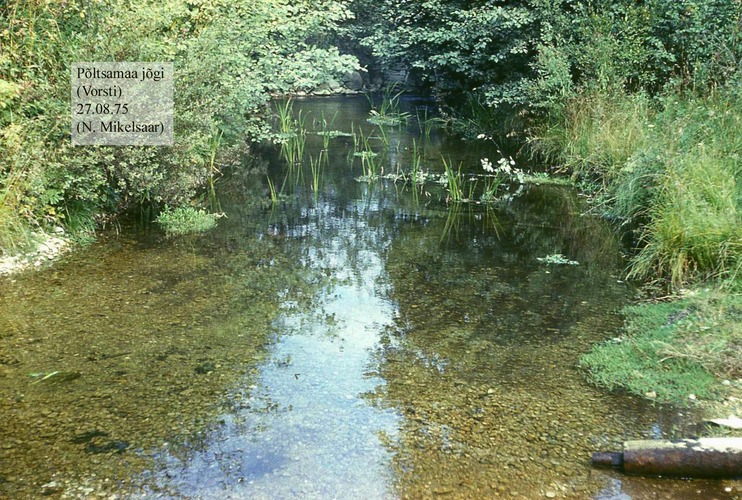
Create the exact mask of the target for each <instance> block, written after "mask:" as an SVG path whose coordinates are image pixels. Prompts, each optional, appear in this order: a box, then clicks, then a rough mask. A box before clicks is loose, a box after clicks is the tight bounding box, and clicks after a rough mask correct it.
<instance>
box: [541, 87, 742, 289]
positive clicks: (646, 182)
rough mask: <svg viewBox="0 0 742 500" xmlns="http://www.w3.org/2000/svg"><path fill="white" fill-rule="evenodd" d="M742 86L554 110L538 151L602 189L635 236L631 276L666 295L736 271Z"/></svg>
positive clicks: (588, 98)
mask: <svg viewBox="0 0 742 500" xmlns="http://www.w3.org/2000/svg"><path fill="white" fill-rule="evenodd" d="M741 89H742V84H739V83H735V84H730V85H729V86H728V87H726V88H720V89H717V91H716V92H715V93H713V94H711V95H710V96H707V97H703V98H701V97H693V96H684V95H671V96H668V97H666V98H665V99H664V100H663V101H662V102H658V103H656V104H655V105H654V106H652V105H651V103H650V101H649V100H648V99H647V98H646V97H645V96H643V95H641V94H640V95H628V94H620V93H615V92H614V93H611V94H599V93H591V94H589V95H584V96H581V97H578V98H575V99H574V100H572V101H570V102H568V103H567V104H566V105H565V106H564V107H563V108H560V109H556V110H552V112H551V115H550V116H549V117H548V119H547V120H546V122H545V123H544V124H543V125H542V126H541V127H540V128H539V129H538V134H537V139H536V141H537V149H538V151H540V152H542V153H544V154H546V156H547V157H550V158H551V159H552V160H553V161H558V162H560V163H561V164H564V165H566V166H568V167H569V168H571V169H572V171H573V172H575V173H576V174H578V175H583V176H587V177H589V178H591V179H593V180H594V181H597V182H598V184H599V185H600V186H601V189H602V195H603V200H604V202H605V207H606V209H607V210H608V211H609V212H611V213H613V214H614V215H616V216H618V217H620V218H622V219H623V220H625V221H626V222H628V223H630V224H631V226H632V227H634V228H637V229H636V230H637V234H638V238H637V239H638V242H639V245H638V247H637V254H636V256H635V258H634V259H633V260H632V261H631V264H630V271H629V275H630V276H631V277H634V278H662V279H664V280H666V282H667V283H669V284H670V285H671V286H672V287H675V288H677V287H680V286H681V285H684V284H686V283H688V282H690V281H693V280H694V279H730V278H733V277H735V276H737V275H738V272H739V270H740V269H741V268H742V205H741V204H742V188H741V184H740V181H741V180H742V179H741V178H740V176H742V98H741V97H740V96H741V95H742V90H741Z"/></svg>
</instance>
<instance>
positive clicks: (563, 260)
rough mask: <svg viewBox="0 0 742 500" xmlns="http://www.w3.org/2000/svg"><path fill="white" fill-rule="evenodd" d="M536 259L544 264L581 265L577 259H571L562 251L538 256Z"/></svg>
mask: <svg viewBox="0 0 742 500" xmlns="http://www.w3.org/2000/svg"><path fill="white" fill-rule="evenodd" d="M536 260H537V261H539V262H541V263H543V264H554V265H557V266H561V265H568V266H578V265H580V263H579V262H577V261H576V260H569V259H568V258H567V257H565V256H564V255H562V254H560V253H554V254H551V255H547V256H546V257H536Z"/></svg>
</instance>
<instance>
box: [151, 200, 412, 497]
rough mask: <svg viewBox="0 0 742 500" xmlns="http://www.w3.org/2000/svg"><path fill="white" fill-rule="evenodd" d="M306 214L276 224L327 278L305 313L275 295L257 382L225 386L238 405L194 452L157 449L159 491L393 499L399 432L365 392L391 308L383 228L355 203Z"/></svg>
mask: <svg viewBox="0 0 742 500" xmlns="http://www.w3.org/2000/svg"><path fill="white" fill-rule="evenodd" d="M325 208H326V207H325ZM305 216H306V220H305V221H304V223H303V224H301V225H297V226H296V227H286V228H284V229H285V230H286V232H287V234H288V235H289V238H290V237H291V235H292V234H293V235H297V236H298V235H301V238H302V243H301V245H307V247H308V248H307V252H303V253H305V255H306V257H305V258H306V259H307V260H308V262H305V265H306V264H310V265H312V266H313V267H316V268H322V269H326V270H330V271H331V272H332V275H333V277H334V278H335V279H334V282H335V284H333V285H330V286H329V287H328V288H327V289H325V290H323V291H321V292H320V294H318V296H317V297H316V299H315V301H314V304H315V307H314V308H313V309H311V310H309V311H306V310H297V311H295V309H296V308H295V307H294V305H293V304H292V303H290V302H287V303H285V304H284V312H283V313H282V314H281V316H280V317H279V318H278V319H277V320H276V322H275V325H274V330H275V335H276V339H277V340H276V342H275V344H274V345H273V347H272V348H271V350H270V352H269V355H268V359H267V362H266V363H265V364H264V365H263V366H262V367H261V369H260V376H259V378H258V380H257V383H255V384H253V385H251V386H249V387H246V388H245V390H244V392H243V393H242V394H238V395H237V394H236V395H234V396H233V397H234V398H235V399H236V400H239V401H240V403H239V410H238V411H236V412H235V413H232V414H229V415H225V416H224V418H223V422H224V423H223V424H222V425H221V426H220V428H219V429H218V430H217V431H215V432H214V433H213V435H211V436H210V437H208V438H207V439H206V441H205V442H204V443H202V445H203V449H202V450H200V451H197V452H194V453H187V452H186V453H185V454H184V458H183V459H182V460H179V459H177V458H176V457H175V456H174V455H169V456H166V457H163V458H164V461H165V462H166V464H167V465H166V467H165V469H164V470H163V471H162V472H161V473H160V474H159V476H158V478H159V479H158V483H159V484H160V486H161V488H162V490H164V491H167V492H169V493H168V494H177V495H185V496H196V497H199V498H232V497H233V498H392V497H394V489H393V486H394V483H393V474H392V471H391V470H390V462H391V453H390V451H389V449H388V448H387V447H386V444H387V443H388V442H389V441H390V440H393V439H395V438H396V434H397V429H398V425H399V416H398V414H397V412H396V410H394V409H393V408H390V409H384V408H380V407H377V406H374V405H372V404H371V403H370V402H369V400H368V395H369V394H374V393H376V392H377V391H378V390H379V386H380V385H383V384H384V380H383V379H382V378H380V377H379V376H378V375H375V373H378V367H377V366H375V365H374V363H373V359H372V357H371V354H372V351H373V349H374V348H375V346H376V345H377V343H378V341H379V332H381V331H383V330H384V329H385V328H386V327H388V326H389V325H390V324H391V322H392V318H393V315H394V308H393V305H392V304H391V303H390V301H389V300H387V299H386V298H385V296H386V293H384V288H385V282H386V281H388V280H387V278H386V276H385V275H384V266H383V261H382V256H381V255H380V250H382V249H383V248H384V247H385V246H386V243H387V242H386V241H385V240H386V237H385V236H384V233H383V232H382V231H381V230H371V229H369V228H368V227H367V225H366V224H365V223H364V222H363V221H362V220H360V219H359V218H358V214H357V213H348V214H346V217H345V218H338V217H333V216H332V214H330V213H327V211H324V213H323V210H311V211H308V212H307V213H306V214H305ZM359 233H360V234H359ZM150 493H154V492H150Z"/></svg>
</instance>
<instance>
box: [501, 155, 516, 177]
mask: <svg viewBox="0 0 742 500" xmlns="http://www.w3.org/2000/svg"><path fill="white" fill-rule="evenodd" d="M497 164H498V165H499V167H497V170H499V171H500V172H503V173H505V174H507V175H510V173H511V172H512V170H513V169H512V167H511V166H510V162H509V161H508V159H507V158H500V159H499V160H498V161H497Z"/></svg>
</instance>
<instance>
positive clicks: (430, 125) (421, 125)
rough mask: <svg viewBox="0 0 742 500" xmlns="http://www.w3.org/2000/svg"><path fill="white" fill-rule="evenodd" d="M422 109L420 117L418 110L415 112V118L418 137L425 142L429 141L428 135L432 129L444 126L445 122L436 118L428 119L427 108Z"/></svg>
mask: <svg viewBox="0 0 742 500" xmlns="http://www.w3.org/2000/svg"><path fill="white" fill-rule="evenodd" d="M422 109H423V112H422V116H421V114H420V109H417V110H416V114H415V116H416V118H417V127H418V129H419V130H420V135H421V136H422V137H423V138H424V139H425V140H427V141H430V134H431V132H432V131H433V129H434V128H435V127H439V126H442V125H444V124H445V123H446V121H445V120H444V119H442V118H438V117H429V116H428V107H427V106H423V108H422Z"/></svg>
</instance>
